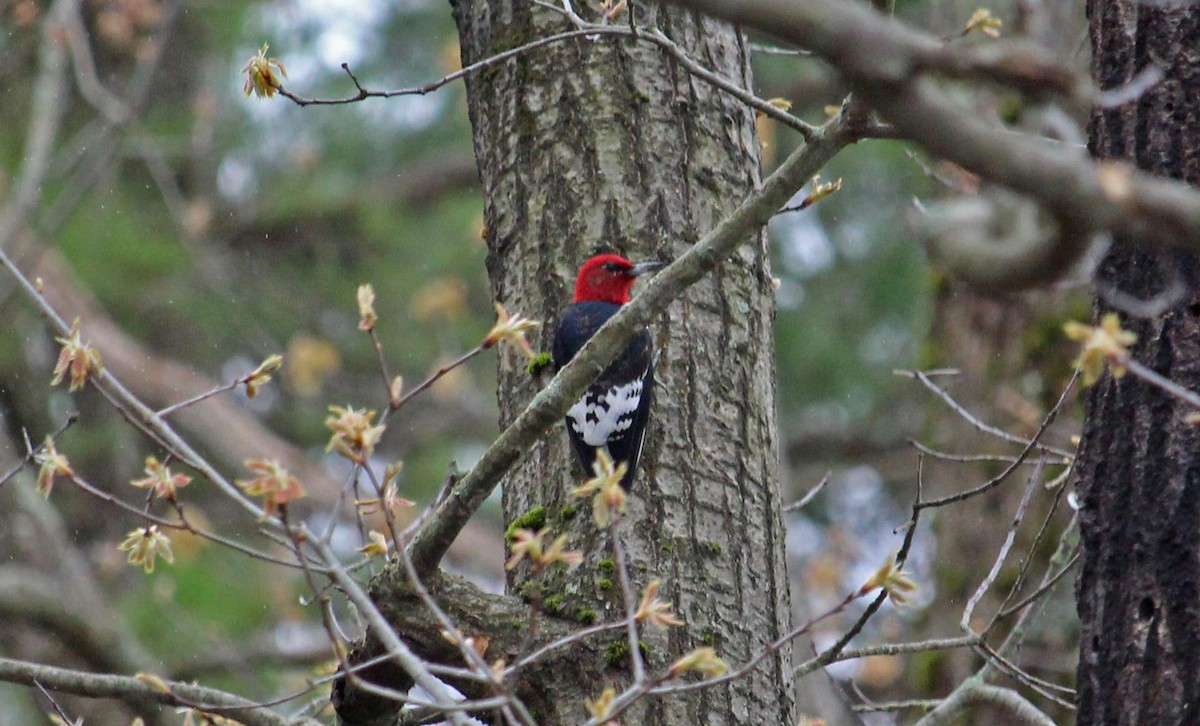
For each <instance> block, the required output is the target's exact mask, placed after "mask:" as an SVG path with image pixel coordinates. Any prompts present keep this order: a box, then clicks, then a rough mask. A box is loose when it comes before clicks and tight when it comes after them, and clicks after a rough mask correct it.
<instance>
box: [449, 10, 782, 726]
mask: <svg viewBox="0 0 1200 726" xmlns="http://www.w3.org/2000/svg"><path fill="white" fill-rule="evenodd" d="M453 4H454V16H455V20H456V22H457V23H458V27H459V33H460V38H461V41H462V55H463V63H464V64H467V63H471V62H474V61H478V60H480V59H483V58H486V57H489V56H491V55H494V54H496V53H498V52H501V51H504V50H507V49H509V48H513V47H515V46H519V45H521V44H523V43H526V42H528V41H530V40H532V39H534V38H538V37H543V36H547V35H551V34H553V33H555V32H558V31H562V30H568V29H570V28H569V26H568V25H567V24H566V23H565V22H564V21H563V20H562V18H561V17H559V16H558V15H556V14H554V13H552V12H549V11H547V10H545V9H542V8H538V7H537V6H535V5H533V4H532V3H528V2H517V1H511V0H491V1H490V2H489V1H488V0H458V1H457V2H454V3H453ZM634 7H635V9H636V11H637V20H638V22H639V24H653V25H655V26H657V27H658V28H660V29H662V31H663V32H664V33H666V34H667V35H669V36H670V37H671V38H673V39H674V40H675V41H676V42H678V43H679V44H680V45H682V46H683V47H684V48H685V49H686V50H687V51H688V52H689V53H690V54H691V55H692V57H694V58H695V59H697V60H698V61H700V62H701V63H703V64H704V65H706V66H708V67H710V68H712V69H713V70H714V71H715V72H717V73H719V74H722V75H724V76H726V77H728V78H731V79H736V80H737V81H738V82H740V83H742V84H745V85H747V86H748V85H749V64H748V49H747V47H746V43H745V40H744V38H743V37H742V36H741V34H740V33H738V32H737V31H736V30H734V29H733V28H731V27H730V26H727V25H723V24H720V23H717V22H714V21H711V20H708V19H704V18H699V17H697V16H695V15H692V14H690V13H687V12H684V11H681V10H664V9H661V8H658V7H654V6H646V5H644V4H642V3H638V4H636V5H634ZM577 8H586V9H585V10H583V11H584V12H589V13H590V12H592V10H591V8H590V7H589V6H582V5H577ZM619 22H622V23H624V22H627V18H626V17H625V16H624V15H622V16H620V19H619ZM467 91H468V103H469V109H470V115H471V121H472V124H473V127H474V136H475V148H476V155H477V158H478V161H479V170H480V176H481V178H482V181H483V186H484V191H485V197H486V208H485V220H486V225H487V242H488V250H489V256H488V270H489V275H490V279H491V284H492V292H493V295H494V296H495V298H496V299H497V300H499V301H501V302H502V303H503V304H504V305H505V306H506V307H507V308H508V309H509V310H517V311H520V312H521V313H522V314H524V315H527V316H530V317H534V318H539V319H542V320H545V321H546V322H547V327H546V330H544V332H543V333H542V336H541V346H540V347H541V348H542V349H548V347H549V339H550V335H551V332H552V330H553V328H552V325H553V324H554V322H555V319H556V315H557V313H558V312H559V311H560V310H562V309H563V308H564V307H565V306H566V305H567V304H568V303H569V302H570V298H571V291H572V285H573V282H574V275H575V271H576V270H577V269H578V266H579V265H580V264H581V263H582V262H583V261H584V260H585V259H587V258H588V257H589V256H591V255H592V254H595V253H597V252H599V251H614V250H615V251H617V252H620V253H623V254H625V255H626V256H627V257H629V258H630V259H633V260H635V261H638V260H647V259H659V260H669V259H671V258H672V257H674V256H675V255H676V254H678V253H679V252H680V251H681V250H683V249H685V248H686V247H687V246H688V245H690V244H692V243H693V242H695V241H696V240H697V239H698V238H699V237H700V236H701V235H702V234H703V233H704V232H706V231H708V230H709V229H710V228H712V227H713V226H714V225H715V224H716V223H717V221H718V220H720V219H721V218H722V216H724V215H725V214H726V213H728V212H729V211H731V210H732V209H733V207H734V206H735V205H736V203H737V202H738V201H739V200H740V199H741V198H742V197H743V196H744V194H745V193H746V192H747V191H748V190H750V189H752V188H753V187H754V186H755V185H756V184H757V183H758V182H759V169H758V141H757V139H756V136H755V132H754V116H753V114H752V113H751V112H750V111H749V110H748V109H747V108H746V107H745V106H743V105H741V104H739V103H738V102H737V101H736V100H734V99H732V98H730V97H728V96H727V95H724V94H722V93H720V92H719V91H717V90H716V89H714V88H712V87H711V86H709V85H707V84H705V83H704V82H703V81H700V80H698V79H695V78H693V77H692V76H690V75H689V74H688V73H687V72H686V71H685V70H684V69H683V68H681V67H680V66H679V65H678V64H677V63H675V62H673V61H672V60H671V59H669V58H668V57H667V56H666V55H665V54H664V53H662V52H661V51H660V50H658V49H657V48H655V47H654V46H652V45H650V44H648V43H637V42H632V41H629V40H614V39H610V38H601V39H595V40H593V39H585V38H580V39H573V40H569V41H566V42H562V43H558V44H554V45H551V46H547V47H545V48H543V49H540V50H538V51H536V52H534V53H529V54H526V55H523V56H521V57H519V58H516V59H514V60H511V61H507V62H505V63H504V64H501V65H498V66H496V67H494V68H492V69H489V70H487V71H485V72H483V73H480V74H477V75H474V76H471V77H468V79H467ZM635 294H636V293H635ZM773 312H774V305H773V295H772V285H771V276H770V272H769V269H768V262H767V250H766V245H765V240H764V238H763V237H762V236H756V237H753V238H750V239H747V240H746V244H745V245H744V246H743V247H742V248H741V249H740V250H739V251H738V253H737V255H736V257H735V259H733V260H731V261H730V262H729V263H728V264H726V265H724V266H723V267H721V268H720V270H719V271H718V272H717V273H716V274H715V275H714V276H712V277H710V278H709V279H707V280H705V281H702V282H701V283H699V284H697V285H696V286H694V287H693V288H692V289H691V290H690V291H689V292H688V293H687V294H686V296H685V297H684V298H683V299H681V300H680V301H678V302H677V303H676V304H675V305H673V306H672V307H671V310H670V313H669V314H668V315H667V316H666V317H665V318H664V319H662V320H660V321H659V322H658V323H657V324H656V325H655V326H654V328H653V330H652V333H653V335H654V339H655V347H656V354H657V355H658V361H657V367H656V371H657V377H658V379H659V382H660V383H659V388H658V391H657V395H656V399H655V402H654V408H653V413H652V422H651V428H650V433H649V437H648V441H647V445H646V451H645V454H644V456H643V465H642V467H641V469H642V470H641V472H640V473H639V474H638V475H637V478H636V479H635V481H634V483H633V489H632V496H631V504H630V508H629V511H628V513H627V515H626V517H625V519H624V521H623V522H622V523H621V529H620V531H621V537H622V541H623V542H625V543H626V545H627V548H628V552H629V554H628V559H629V568H630V572H631V576H632V578H633V581H634V588H635V589H636V590H637V591H638V593H640V591H641V589H642V588H643V587H644V586H645V585H646V583H647V582H649V581H650V580H653V579H661V580H662V583H663V594H664V595H665V596H666V597H668V598H670V599H672V600H673V601H674V604H675V607H676V609H677V612H678V613H679V614H680V616H681V617H682V618H683V619H685V620H686V621H687V625H686V626H685V627H682V628H676V629H672V630H671V631H669V632H668V633H667V634H666V635H664V636H657V635H655V634H654V633H650V634H648V641H649V642H648V644H647V645H648V649H647V661H648V667H649V668H650V671H651V672H652V673H655V672H660V671H661V669H663V668H665V666H666V665H668V664H669V663H670V662H671V661H672V660H673V659H675V658H677V657H678V656H680V655H682V654H683V653H685V652H687V651H689V650H691V649H692V648H695V647H697V646H702V645H706V644H709V645H714V646H715V647H716V648H717V650H718V652H719V653H720V654H721V655H722V656H723V657H725V658H726V659H728V660H729V661H730V662H732V663H737V662H742V661H744V660H746V659H747V658H748V657H749V656H750V655H751V654H753V653H754V652H755V651H757V650H758V649H759V648H761V647H762V646H763V644H765V643H767V642H770V641H771V640H773V639H775V638H776V637H778V636H780V635H781V634H783V633H784V632H785V631H786V630H787V628H788V625H789V603H788V584H787V579H786V573H785V570H784V559H783V530H782V526H781V520H780V495H779V489H778V484H777V476H776V469H777V461H776V458H777V441H776V431H775V374H774V357H773V353H774V350H773V346H772V342H771V320H772V316H773ZM544 382H545V380H544V379H542V380H538V379H535V378H533V377H531V376H530V375H529V374H528V373H526V372H525V370H524V366H523V364H522V363H520V362H517V361H512V362H511V364H510V365H505V366H502V367H501V371H500V405H501V418H502V421H503V422H505V423H506V422H508V421H509V420H511V419H512V417H513V416H514V415H515V414H516V413H517V412H519V411H520V410H521V408H522V407H523V406H524V405H525V404H526V403H527V402H528V401H529V399H530V398H531V396H532V395H533V394H534V393H535V392H536V390H537V389H538V388H539V387H540V386H541V385H543V384H544ZM580 478H582V473H581V472H579V471H578V467H577V466H575V465H573V463H572V462H571V460H570V459H569V458H568V451H567V446H566V437H565V434H561V433H560V434H556V435H554V436H552V437H550V438H549V439H548V440H546V441H544V442H543V443H541V444H540V445H538V446H537V447H536V448H535V450H534V451H533V452H531V455H530V456H529V458H528V460H527V461H526V463H525V465H524V466H522V467H521V469H520V471H518V472H514V473H513V474H512V475H511V476H510V477H509V478H508V479H507V480H506V481H505V483H504V510H505V514H506V517H507V519H508V521H513V520H515V519H518V518H521V517H523V516H526V515H531V516H529V517H527V518H526V519H525V521H526V522H527V523H532V524H537V523H538V522H539V519H540V517H539V512H544V513H545V514H546V516H545V520H544V521H545V523H546V524H547V525H549V526H550V527H552V529H553V530H554V531H555V533H556V534H557V533H558V532H569V533H571V544H572V546H573V547H576V548H579V549H582V550H584V551H585V552H586V553H587V560H586V562H585V564H584V565H582V566H581V567H579V568H578V569H576V570H574V571H571V572H563V573H557V574H555V573H551V575H549V576H547V575H545V574H543V575H537V576H532V575H530V574H529V573H528V572H526V571H524V570H523V569H518V570H517V571H516V572H515V573H514V574H513V576H512V579H511V581H510V583H509V585H510V592H513V593H519V594H522V595H523V596H524V597H526V598H528V599H533V600H536V601H538V602H540V603H541V606H542V609H543V610H544V611H545V612H548V613H553V614H556V615H558V616H559V617H561V618H566V619H577V620H579V621H583V622H587V621H590V620H591V619H592V618H597V619H600V620H612V619H616V618H619V617H620V614H621V610H622V606H621V600H620V597H619V595H618V594H617V590H618V588H617V587H616V583H617V578H616V577H615V575H614V574H613V573H612V572H611V570H610V566H611V557H612V555H611V543H610V542H609V541H608V537H607V535H606V534H604V533H601V532H598V530H597V528H596V526H595V524H594V523H593V522H592V521H591V517H590V516H587V514H588V513H589V512H590V506H589V502H587V501H585V500H580V499H579V498H577V497H572V496H571V495H570V494H569V489H570V488H571V486H572V484H573V483H574V482H575V481H578V480H579V479H580ZM576 512H578V513H579V514H578V516H575V513H576ZM610 640H611V641H612V642H611V643H610V647H605V648H601V649H598V650H597V651H595V652H594V653H593V654H592V655H591V656H589V657H591V658H592V659H593V660H592V661H591V662H589V663H587V664H586V665H587V668H588V670H590V671H591V672H592V673H593V674H594V678H593V679H585V680H584V681H583V682H580V681H579V680H578V679H574V680H571V679H567V678H560V679H553V678H550V677H549V676H548V678H550V680H548V682H546V683H544V684H543V685H544V687H545V688H546V689H549V691H550V692H552V693H554V694H555V699H554V700H553V703H552V705H551V708H553V709H554V711H555V712H553V713H542V714H541V716H542V718H543V719H544V721H543V722H544V723H561V722H567V721H576V720H579V719H581V718H582V717H584V715H585V712H584V710H583V701H584V699H585V698H588V697H595V696H596V695H597V694H598V693H599V692H600V690H601V689H602V688H603V687H604V686H605V685H606V684H609V683H611V684H614V685H617V686H618V687H619V686H621V685H622V684H625V683H628V681H629V677H630V676H629V672H628V658H627V657H622V653H621V644H622V642H623V639H622V638H621V637H616V638H615V639H610ZM789 664H790V651H789V649H784V650H783V651H781V652H780V653H778V654H777V655H776V656H775V657H773V658H771V659H769V660H768V662H767V663H764V664H763V665H762V666H761V667H760V668H758V669H757V670H756V671H755V672H754V673H753V674H752V675H750V676H747V677H746V678H744V679H741V680H738V681H736V682H733V683H730V684H727V685H723V686H720V687H717V688H714V689H712V690H706V691H693V692H690V693H688V694H681V695H677V696H672V697H670V698H664V699H656V700H649V701H646V702H644V703H643V704H640V705H639V706H638V707H637V708H635V709H634V711H633V712H631V713H630V714H628V715H627V716H626V717H623V718H622V722H623V723H645V724H651V723H652V724H697V723H708V724H742V723H784V724H786V723H794V721H795V719H794V702H793V701H794V698H793V686H792V677H791V670H790V668H789Z"/></svg>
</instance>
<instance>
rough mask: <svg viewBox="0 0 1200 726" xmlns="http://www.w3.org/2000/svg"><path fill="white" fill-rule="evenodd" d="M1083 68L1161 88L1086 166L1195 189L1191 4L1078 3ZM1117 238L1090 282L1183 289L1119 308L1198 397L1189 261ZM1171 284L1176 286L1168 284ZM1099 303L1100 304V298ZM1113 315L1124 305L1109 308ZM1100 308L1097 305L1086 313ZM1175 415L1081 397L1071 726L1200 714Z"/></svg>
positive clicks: (1192, 469) (1099, 139) (1197, 499)
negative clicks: (1084, 10)
mask: <svg viewBox="0 0 1200 726" xmlns="http://www.w3.org/2000/svg"><path fill="white" fill-rule="evenodd" d="M1088 14H1089V18H1090V22H1091V37H1092V49H1093V61H1092V72H1093V76H1094V78H1095V79H1096V81H1097V82H1098V84H1099V85H1100V87H1101V88H1104V89H1111V88H1116V87H1120V86H1121V85H1123V84H1125V83H1127V82H1128V81H1129V80H1130V79H1132V78H1133V77H1134V76H1135V74H1137V73H1138V72H1139V71H1142V70H1143V69H1145V68H1147V67H1149V66H1152V65H1157V66H1159V67H1160V68H1162V69H1163V71H1164V74H1165V78H1164V80H1163V81H1162V82H1161V83H1159V84H1157V85H1156V86H1154V87H1153V88H1151V89H1150V90H1148V91H1146V92H1145V93H1143V94H1142V95H1141V96H1140V98H1139V99H1138V100H1136V101H1133V102H1130V103H1126V104H1124V105H1122V106H1120V107H1117V108H1113V109H1107V110H1098V111H1097V112H1096V113H1095V114H1094V115H1093V123H1092V128H1091V139H1090V142H1091V149H1092V152H1093V153H1094V154H1095V155H1096V156H1098V157H1104V158H1124V159H1130V160H1133V161H1134V162H1135V163H1136V164H1137V165H1138V166H1139V167H1140V168H1142V169H1144V170H1146V171H1149V172H1151V173H1155V174H1160V175H1163V176H1169V177H1174V178H1179V179H1184V180H1186V181H1189V182H1192V183H1195V182H1197V181H1198V180H1200V65H1198V62H1197V57H1198V56H1200V9H1198V8H1197V7H1196V5H1194V4H1181V5H1178V6H1172V5H1169V4H1162V5H1159V4H1152V3H1138V2H1136V1H1134V0H1120V1H1119V2H1117V1H1114V0H1089V2H1088ZM1129 242H1136V240H1118V243H1119V244H1117V245H1114V247H1113V251H1112V252H1111V253H1110V254H1109V255H1108V257H1107V259H1106V260H1105V261H1104V263H1103V264H1102V266H1101V270H1100V273H1099V277H1100V281H1099V282H1098V284H1099V285H1101V288H1102V289H1103V288H1104V287H1105V286H1112V287H1115V288H1117V289H1119V290H1120V291H1121V292H1122V293H1124V294H1128V295H1135V296H1137V297H1140V298H1155V297H1156V296H1157V297H1160V298H1161V297H1164V296H1170V295H1171V292H1170V290H1171V287H1172V284H1171V283H1172V281H1177V282H1180V283H1182V289H1184V290H1186V291H1187V292H1185V293H1184V294H1182V296H1179V295H1176V296H1175V297H1177V298H1179V299H1177V300H1174V301H1169V302H1174V304H1173V305H1171V306H1170V308H1169V309H1168V310H1167V311H1166V312H1165V313H1163V314H1161V315H1159V316H1158V317H1154V318H1150V319H1137V318H1133V317H1131V316H1129V315H1125V314H1123V315H1122V318H1123V324H1124V325H1125V326H1126V327H1128V328H1129V329H1130V330H1132V331H1134V332H1135V333H1137V336H1138V341H1137V344H1136V345H1135V346H1134V348H1133V352H1134V355H1135V356H1136V358H1137V360H1139V361H1141V362H1142V363H1143V364H1145V365H1147V366H1149V367H1150V368H1153V369H1154V370H1155V371H1157V372H1159V373H1161V374H1162V375H1164V376H1168V377H1170V378H1171V379H1172V380H1174V381H1176V382H1177V383H1180V384H1182V385H1184V386H1187V387H1188V388H1192V389H1197V388H1200V298H1198V297H1197V295H1196V293H1195V289H1196V287H1195V285H1194V284H1193V282H1194V278H1195V260H1194V259H1193V258H1192V257H1191V256H1188V255H1167V254H1165V253H1162V254H1158V255H1152V254H1149V253H1147V252H1143V251H1141V250H1138V249H1137V248H1136V247H1132V246H1130V245H1129V244H1127V243H1129ZM1176 287H1179V286H1176ZM1105 297H1108V298H1110V299H1111V298H1112V297H1113V296H1112V295H1108V296H1105V295H1101V296H1100V298H1101V300H1103V299H1104V298H1105ZM1122 307H1129V306H1128V305H1124V304H1123V305H1122ZM1109 309H1110V306H1109V305H1108V304H1106V303H1104V302H1103V301H1101V302H1098V304H1097V312H1098V313H1103V312H1106V311H1107V310H1109ZM1187 413H1189V411H1188V407H1187V406H1185V405H1184V404H1181V403H1179V402H1178V401H1176V400H1175V399H1172V398H1170V397H1168V396H1166V395H1164V394H1163V393H1161V392H1159V391H1158V390H1157V389H1155V388H1152V387H1150V386H1148V385H1146V384H1145V383H1142V382H1141V381H1139V380H1137V379H1134V378H1132V377H1131V376H1125V377H1123V378H1120V379H1114V378H1112V377H1111V376H1106V377H1105V378H1104V379H1103V380H1102V381H1101V382H1100V383H1099V384H1097V385H1096V386H1095V387H1094V388H1093V389H1092V390H1091V392H1090V394H1089V398H1088V412H1087V419H1086V422H1085V425H1084V432H1083V443H1082V447H1081V449H1080V454H1079V462H1078V473H1079V483H1078V489H1079V493H1080V495H1081V498H1080V501H1081V503H1082V509H1081V511H1080V531H1081V535H1082V545H1083V559H1082V569H1081V571H1080V573H1079V580H1078V585H1077V599H1078V606H1079V617H1080V620H1081V626H1082V633H1081V637H1080V658H1079V698H1078V706H1079V713H1078V719H1079V723H1080V724H1093V723H1104V724H1110V723H1113V724H1115V723H1120V724H1138V723H1141V724H1178V723H1193V722H1195V720H1196V719H1197V717H1198V714H1197V709H1200V528H1198V525H1200V431H1198V430H1197V428H1196V426H1195V425H1192V424H1188V423H1185V422H1184V420H1183V417H1184V415H1185V414H1187Z"/></svg>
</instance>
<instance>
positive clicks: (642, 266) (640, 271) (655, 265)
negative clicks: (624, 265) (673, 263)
mask: <svg viewBox="0 0 1200 726" xmlns="http://www.w3.org/2000/svg"><path fill="white" fill-rule="evenodd" d="M666 266H667V263H665V262H639V263H637V264H636V265H634V266H633V269H631V270H630V271H629V276H630V277H640V276H642V275H644V274H646V273H647V272H654V271H655V270H661V269H662V268H664V267H666Z"/></svg>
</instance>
